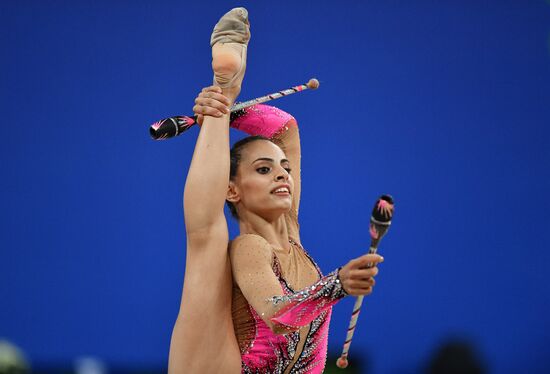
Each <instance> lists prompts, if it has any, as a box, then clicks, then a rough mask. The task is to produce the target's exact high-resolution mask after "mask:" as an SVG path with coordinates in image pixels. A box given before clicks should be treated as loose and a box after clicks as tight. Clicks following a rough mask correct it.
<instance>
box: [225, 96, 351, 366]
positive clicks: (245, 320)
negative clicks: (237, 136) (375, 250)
mask: <svg viewBox="0 0 550 374" xmlns="http://www.w3.org/2000/svg"><path fill="white" fill-rule="evenodd" d="M231 125H232V127H234V128H238V129H240V130H244V131H246V132H248V133H249V134H251V135H257V134H262V135H264V136H268V137H270V138H271V139H272V140H273V141H274V142H275V143H276V144H278V145H279V146H280V147H281V149H282V150H283V151H284V152H285V154H286V156H287V158H288V159H289V160H290V165H291V168H292V176H293V178H294V183H295V191H294V192H295V193H294V196H293V198H294V201H293V207H292V209H291V211H290V212H289V213H288V214H286V215H285V216H284V220H285V223H286V226H287V229H288V233H289V243H290V249H288V248H287V249H283V248H276V247H274V246H272V245H270V244H269V243H268V242H267V241H266V240H265V239H264V238H262V237H261V236H258V235H254V234H246V235H241V236H239V237H237V238H236V239H235V240H234V241H233V242H232V243H231V245H230V256H231V266H232V271H233V282H234V284H233V301H232V312H233V324H234V328H235V334H236V336H237V341H238V343H239V347H240V351H241V361H242V372H243V373H256V374H264V373H266V374H267V373H281V374H283V373H322V372H323V369H324V367H325V362H326V355H327V342H328V327H329V323H330V315H331V309H332V305H333V304H334V303H336V302H337V301H338V300H339V299H340V298H342V297H344V296H345V295H346V293H345V291H344V290H343V288H342V287H341V284H340V282H339V280H338V272H337V271H334V272H332V273H330V274H328V275H327V276H324V277H323V276H322V274H321V271H320V270H319V268H318V267H317V265H316V264H315V262H314V261H313V260H312V258H311V257H309V255H308V254H307V253H306V251H305V250H304V248H303V247H302V246H301V245H300V243H299V225H298V204H299V192H300V144H299V135H298V128H297V125H296V122H295V120H294V119H293V118H292V116H290V115H289V114H288V113H285V112H283V111H280V110H279V109H277V108H273V107H270V106H266V105H257V106H255V107H251V108H248V109H247V110H246V111H245V112H244V113H241V117H240V118H237V119H236V120H235V121H233V122H232V124H231Z"/></svg>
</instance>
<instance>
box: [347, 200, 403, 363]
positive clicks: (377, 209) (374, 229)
mask: <svg viewBox="0 0 550 374" xmlns="http://www.w3.org/2000/svg"><path fill="white" fill-rule="evenodd" d="M393 208H394V204H393V198H392V197H391V196H390V195H382V196H380V197H379V198H378V200H376V204H374V208H373V209H372V215H371V217H370V225H369V233H370V239H371V241H370V248H369V254H370V253H376V250H377V248H378V244H379V243H380V240H382V237H383V236H384V235H385V234H386V232H387V231H388V229H389V228H390V225H391V220H392V218H393ZM369 267H372V264H370V265H369ZM361 304H363V296H359V297H357V300H355V305H354V306H353V312H352V313H351V319H350V321H349V327H348V334H347V335H346V341H345V342H344V349H343V350H342V355H341V356H340V358H339V359H338V360H337V361H336V366H338V367H339V368H340V369H345V368H346V367H347V366H348V351H349V346H350V345H351V339H352V338H353V333H354V332H355V326H356V325H357V318H358V317H359V312H360V311H361Z"/></svg>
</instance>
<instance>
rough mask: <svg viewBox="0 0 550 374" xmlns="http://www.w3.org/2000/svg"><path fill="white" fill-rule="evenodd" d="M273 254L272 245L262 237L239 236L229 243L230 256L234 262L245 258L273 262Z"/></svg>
mask: <svg viewBox="0 0 550 374" xmlns="http://www.w3.org/2000/svg"><path fill="white" fill-rule="evenodd" d="M272 254H273V250H272V248H271V245H270V244H269V243H268V242H267V240H265V239H264V238H263V237H261V236H260V235H256V234H243V235H239V236H237V237H236V238H235V239H233V240H232V241H231V242H230V243H229V256H230V258H231V260H232V261H235V260H238V259H240V258H243V257H245V258H248V259H256V260H260V261H261V260H267V261H270V262H271V257H272Z"/></svg>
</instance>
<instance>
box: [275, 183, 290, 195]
mask: <svg viewBox="0 0 550 374" xmlns="http://www.w3.org/2000/svg"><path fill="white" fill-rule="evenodd" d="M271 193H272V194H274V195H290V186H289V185H287V184H285V185H281V186H279V187H277V188H275V189H273V190H272V191H271Z"/></svg>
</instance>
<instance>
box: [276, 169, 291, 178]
mask: <svg viewBox="0 0 550 374" xmlns="http://www.w3.org/2000/svg"><path fill="white" fill-rule="evenodd" d="M288 176H289V174H288V171H286V169H285V168H283V167H279V168H278V170H277V173H275V180H276V181H287V180H288Z"/></svg>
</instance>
